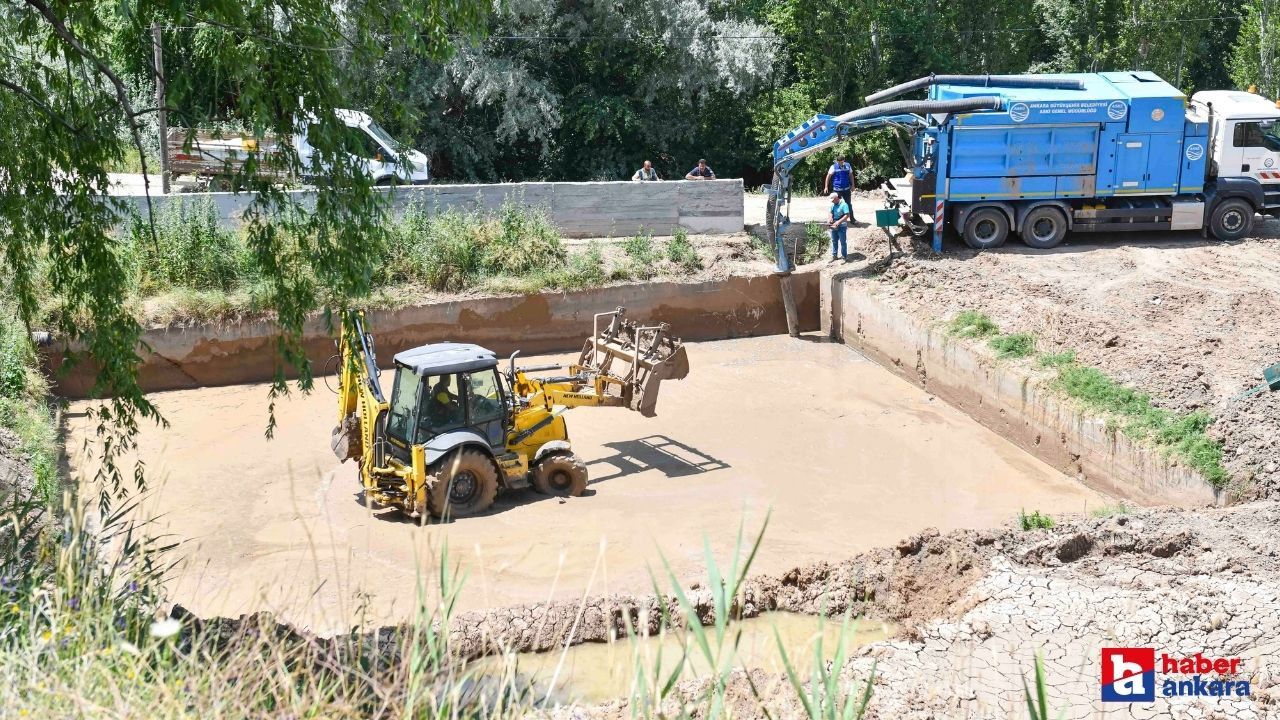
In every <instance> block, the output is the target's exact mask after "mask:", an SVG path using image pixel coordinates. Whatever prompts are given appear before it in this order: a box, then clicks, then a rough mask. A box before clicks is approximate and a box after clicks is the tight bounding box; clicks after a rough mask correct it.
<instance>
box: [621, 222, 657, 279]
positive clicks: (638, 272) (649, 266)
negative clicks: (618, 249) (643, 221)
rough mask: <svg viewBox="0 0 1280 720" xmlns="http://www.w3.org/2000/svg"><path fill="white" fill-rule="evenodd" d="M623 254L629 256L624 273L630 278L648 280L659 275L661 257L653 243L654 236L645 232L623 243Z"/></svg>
mask: <svg viewBox="0 0 1280 720" xmlns="http://www.w3.org/2000/svg"><path fill="white" fill-rule="evenodd" d="M622 252H623V253H625V254H626V256H627V264H626V267H625V269H624V272H625V273H626V275H627V276H628V277H632V278H636V279H638V280H648V279H650V278H652V277H654V276H656V275H657V274H658V261H659V260H660V259H661V255H660V254H659V253H658V248H657V246H656V245H655V244H654V242H653V235H652V234H650V233H647V232H644V231H643V230H642V231H640V232H638V233H636V234H635V235H633V236H631V237H629V238H627V239H626V240H623V241H622Z"/></svg>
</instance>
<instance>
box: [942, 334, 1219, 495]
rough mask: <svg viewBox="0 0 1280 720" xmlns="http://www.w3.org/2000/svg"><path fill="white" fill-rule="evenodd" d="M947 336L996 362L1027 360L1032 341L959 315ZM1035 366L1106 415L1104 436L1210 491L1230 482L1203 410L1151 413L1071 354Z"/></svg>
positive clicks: (1142, 397) (1146, 402)
mask: <svg viewBox="0 0 1280 720" xmlns="http://www.w3.org/2000/svg"><path fill="white" fill-rule="evenodd" d="M947 331H948V333H949V334H951V335H952V336H955V337H962V338H969V339H984V338H985V339H986V340H987V344H988V346H990V347H991V348H992V349H993V350H994V351H995V353H996V357H997V358H1000V359H1014V358H1024V357H1030V356H1031V355H1032V354H1033V353H1034V352H1035V345H1036V339H1035V336H1034V335H1033V334H1031V333H1001V332H1000V328H999V327H998V326H997V325H996V324H995V323H994V322H993V321H992V320H991V318H990V317H988V316H987V315H985V314H984V313H981V312H977V311H975V310H965V311H963V312H961V313H959V314H957V315H956V316H955V317H954V318H952V320H951V322H950V323H949V325H948V326H947ZM1035 365H1036V367H1038V368H1041V369H1044V370H1052V371H1054V372H1055V373H1056V377H1055V378H1054V380H1053V382H1052V387H1053V388H1054V389H1056V390H1058V391H1059V392H1061V393H1062V394H1064V395H1066V396H1067V397H1070V398H1072V399H1073V400H1076V401H1078V402H1080V403H1081V404H1083V405H1084V406H1085V407H1088V408H1089V409H1091V410H1095V411H1098V412H1101V413H1103V414H1106V415H1108V416H1109V417H1108V418H1107V429H1108V431H1109V432H1115V431H1120V432H1123V433H1125V434H1126V435H1128V436H1129V437H1132V438H1135V439H1138V440H1142V441H1145V442H1149V443H1151V444H1153V445H1154V446H1156V447H1157V448H1159V449H1161V450H1162V451H1164V452H1166V453H1169V454H1171V455H1173V456H1175V457H1177V458H1178V459H1179V460H1181V461H1182V462H1184V463H1186V464H1187V465H1188V466H1189V467H1191V468H1192V469H1194V470H1195V471H1196V472H1198V473H1199V474H1200V475H1201V477H1203V478H1204V479H1205V480H1206V481H1207V482H1209V483H1210V484H1211V485H1213V486H1214V487H1218V488H1220V487H1223V486H1225V485H1226V484H1227V481H1228V480H1230V476H1229V475H1228V474H1227V471H1226V468H1224V467H1223V465H1222V443H1221V442H1219V441H1217V440H1214V439H1213V438H1211V437H1209V435H1208V432H1207V431H1208V428H1209V426H1210V425H1211V424H1213V417H1212V416H1211V415H1209V414H1208V413H1207V412H1204V411H1203V410H1196V411H1194V412H1190V413H1178V412H1174V411H1172V410H1165V409H1163V408H1159V407H1156V406H1155V405H1153V404H1152V402H1151V396H1150V395H1147V394H1146V393H1143V392H1140V391H1138V390H1135V389H1134V388H1131V387H1127V386H1125V385H1123V384H1121V383H1120V382H1118V381H1116V380H1115V379H1113V378H1111V377H1110V376H1108V375H1107V374H1106V373H1104V372H1103V371H1101V370H1099V369H1098V368H1095V367H1091V366H1088V365H1083V364H1081V363H1080V362H1078V361H1077V359H1076V353H1075V351H1074V350H1063V351H1060V352H1055V353H1042V354H1040V355H1039V356H1037V357H1036V360H1035Z"/></svg>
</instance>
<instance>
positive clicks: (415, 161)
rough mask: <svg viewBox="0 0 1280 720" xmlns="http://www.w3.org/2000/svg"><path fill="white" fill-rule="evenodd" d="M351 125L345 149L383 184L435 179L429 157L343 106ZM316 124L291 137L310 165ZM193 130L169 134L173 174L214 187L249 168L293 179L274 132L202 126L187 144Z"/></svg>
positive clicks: (313, 176)
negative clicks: (247, 132)
mask: <svg viewBox="0 0 1280 720" xmlns="http://www.w3.org/2000/svg"><path fill="white" fill-rule="evenodd" d="M337 116H338V119H339V120H341V121H342V123H343V124H344V125H345V127H346V130H347V132H346V133H345V135H344V136H343V148H344V149H345V150H346V151H347V152H348V153H350V154H351V156H352V157H354V158H355V159H356V160H357V162H358V165H359V167H360V168H361V169H363V171H364V172H365V173H366V174H367V175H368V176H369V177H370V178H371V179H372V180H373V181H374V182H375V183H377V184H378V185H421V184H425V183H426V182H427V181H428V180H429V178H430V175H429V172H428V164H427V156H426V155H423V154H422V153H421V152H418V151H417V150H413V149H411V148H410V149H405V148H402V147H401V146H400V145H399V143H397V142H396V141H395V140H394V139H392V137H391V136H390V135H388V134H387V131H386V130H383V129H382V127H381V126H380V125H378V123H376V122H374V120H373V118H371V117H369V116H368V115H367V114H366V113H362V112H359V111H357V110H338V111H337ZM314 127H315V125H314V123H307V124H305V125H304V124H302V123H299V128H298V132H297V133H295V134H293V135H292V136H290V138H289V142H290V143H291V144H292V146H293V149H294V151H295V152H296V153H297V155H298V159H299V160H300V161H301V165H302V167H304V168H309V167H312V165H313V163H312V158H313V157H314V155H315V152H316V151H315V148H313V147H312V146H311V143H310V142H309V141H308V137H309V135H311V134H312V133H313V132H314V130H313V129H314ZM190 132H191V131H189V130H187V129H185V128H170V130H169V134H168V139H167V140H168V151H169V172H170V174H171V175H172V176H173V177H178V176H180V175H193V176H195V177H197V178H200V179H202V180H204V181H205V182H207V184H208V188H209V189H210V190H214V191H220V190H232V189H234V187H233V183H234V182H235V177H236V176H237V175H239V174H241V173H242V171H245V170H248V172H249V174H251V175H255V176H258V177H267V178H279V179H281V180H285V179H288V178H289V177H290V176H291V174H292V173H291V172H290V169H289V168H288V167H287V166H286V164H285V163H284V162H283V161H282V160H281V159H280V158H279V155H278V152H279V145H278V143H279V140H278V139H277V138H275V137H273V136H267V137H265V138H262V139H261V140H259V139H258V138H254V137H250V136H246V135H241V134H235V133H232V134H228V133H218V132H215V131H209V130H197V131H196V132H195V135H194V137H192V139H191V144H190V146H189V147H188V146H187V136H188V135H189V134H190ZM323 175H324V173H323V168H320V170H319V171H318V172H310V173H306V174H304V175H303V176H302V178H301V179H302V180H304V181H314V180H319V179H321V178H323Z"/></svg>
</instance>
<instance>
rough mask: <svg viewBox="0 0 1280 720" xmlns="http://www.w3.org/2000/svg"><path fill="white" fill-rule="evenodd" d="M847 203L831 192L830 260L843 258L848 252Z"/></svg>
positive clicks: (848, 218) (837, 194)
mask: <svg viewBox="0 0 1280 720" xmlns="http://www.w3.org/2000/svg"><path fill="white" fill-rule="evenodd" d="M849 220H850V217H849V203H847V202H845V201H844V199H843V198H841V197H840V194H839V193H831V224H829V225H828V226H827V227H828V228H829V229H830V232H831V261H832V262H835V261H836V260H843V259H844V258H845V257H847V256H848V254H849V249H848V247H847V246H846V236H847V234H848V232H849Z"/></svg>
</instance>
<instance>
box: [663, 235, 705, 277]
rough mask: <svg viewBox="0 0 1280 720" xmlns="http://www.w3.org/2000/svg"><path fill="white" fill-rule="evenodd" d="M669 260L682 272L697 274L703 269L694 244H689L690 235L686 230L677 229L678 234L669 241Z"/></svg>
mask: <svg viewBox="0 0 1280 720" xmlns="http://www.w3.org/2000/svg"><path fill="white" fill-rule="evenodd" d="M667 259H668V260H670V261H671V262H672V263H674V264H675V265H676V266H677V267H679V268H680V269H681V270H684V271H686V272H696V271H698V270H701V269H702V259H701V258H699V257H698V251H697V250H695V249H694V247H693V243H691V242H689V233H687V232H685V229H684V228H676V232H675V234H674V235H672V236H671V239H670V240H668V241H667Z"/></svg>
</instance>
